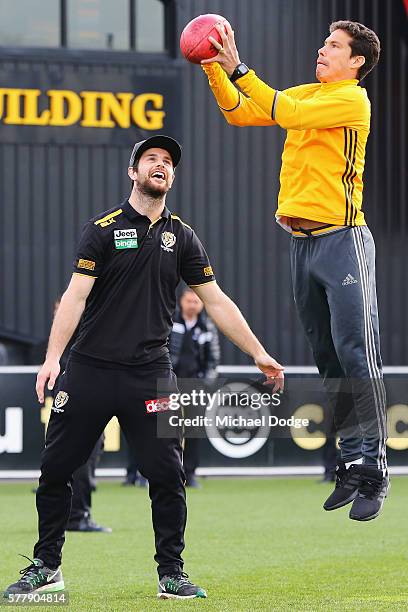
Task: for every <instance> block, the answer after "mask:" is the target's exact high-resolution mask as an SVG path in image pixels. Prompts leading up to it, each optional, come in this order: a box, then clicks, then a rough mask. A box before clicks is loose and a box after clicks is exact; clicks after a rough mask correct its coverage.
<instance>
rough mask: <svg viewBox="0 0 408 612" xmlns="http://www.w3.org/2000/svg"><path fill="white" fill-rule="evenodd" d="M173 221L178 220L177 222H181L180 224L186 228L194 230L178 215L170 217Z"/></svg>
mask: <svg viewBox="0 0 408 612" xmlns="http://www.w3.org/2000/svg"><path fill="white" fill-rule="evenodd" d="M170 216H171V218H172V219H176V221H180V223H182V224H183V225H185V226H186V227H188V228H189V229H193V228H192V227H191V226H190V225H187V223H184V221H182V220H181V219H180V217H178V216H177V215H170Z"/></svg>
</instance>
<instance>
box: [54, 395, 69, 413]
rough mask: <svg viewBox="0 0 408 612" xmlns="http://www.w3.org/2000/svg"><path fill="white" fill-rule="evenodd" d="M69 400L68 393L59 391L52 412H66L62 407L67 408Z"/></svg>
mask: <svg viewBox="0 0 408 612" xmlns="http://www.w3.org/2000/svg"><path fill="white" fill-rule="evenodd" d="M68 400H69V395H68V393H66V392H65V391H58V393H57V395H56V396H55V400H54V405H53V407H52V410H53V411H54V412H64V411H63V410H62V407H63V406H65V404H66V403H67V402H68Z"/></svg>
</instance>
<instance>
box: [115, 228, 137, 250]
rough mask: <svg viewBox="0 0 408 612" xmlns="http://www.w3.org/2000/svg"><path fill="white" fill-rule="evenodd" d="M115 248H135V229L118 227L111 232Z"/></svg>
mask: <svg viewBox="0 0 408 612" xmlns="http://www.w3.org/2000/svg"><path fill="white" fill-rule="evenodd" d="M113 238H114V241H115V248H116V249H137V247H138V244H137V231H136V229H134V228H131V229H118V230H115V231H114V232H113Z"/></svg>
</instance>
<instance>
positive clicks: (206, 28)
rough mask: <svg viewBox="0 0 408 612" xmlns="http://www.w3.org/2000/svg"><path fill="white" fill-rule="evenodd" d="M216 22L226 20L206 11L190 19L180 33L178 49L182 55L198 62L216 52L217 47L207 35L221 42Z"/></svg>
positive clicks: (224, 21) (221, 22) (222, 22)
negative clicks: (204, 13) (205, 13)
mask: <svg viewBox="0 0 408 612" xmlns="http://www.w3.org/2000/svg"><path fill="white" fill-rule="evenodd" d="M217 23H220V24H225V23H228V21H227V20H226V19H225V17H222V16H221V15H214V14H213V13H208V14H207V15H199V16H198V17H196V18H195V19H193V20H192V21H190V22H189V23H188V24H187V25H186V27H185V28H184V30H183V31H182V33H181V37H180V49H181V52H182V54H183V55H184V57H185V58H186V59H187V60H188V61H189V62H193V64H199V63H200V62H201V60H203V59H210V58H211V57H215V56H216V55H217V54H218V51H217V49H216V48H215V47H214V45H212V44H211V43H210V41H209V40H208V37H209V36H212V37H213V38H215V40H218V42H221V37H220V35H219V33H218V30H216V28H215V25H216V24H217Z"/></svg>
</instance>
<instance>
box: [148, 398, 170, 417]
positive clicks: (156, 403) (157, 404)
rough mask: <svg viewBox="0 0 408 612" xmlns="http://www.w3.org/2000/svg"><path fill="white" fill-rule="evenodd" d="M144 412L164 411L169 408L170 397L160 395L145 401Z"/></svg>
mask: <svg viewBox="0 0 408 612" xmlns="http://www.w3.org/2000/svg"><path fill="white" fill-rule="evenodd" d="M145 406H146V412H147V413H148V414H152V413H154V412H166V411H167V410H170V398H169V397H160V398H158V399H151V400H147V401H145Z"/></svg>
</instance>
